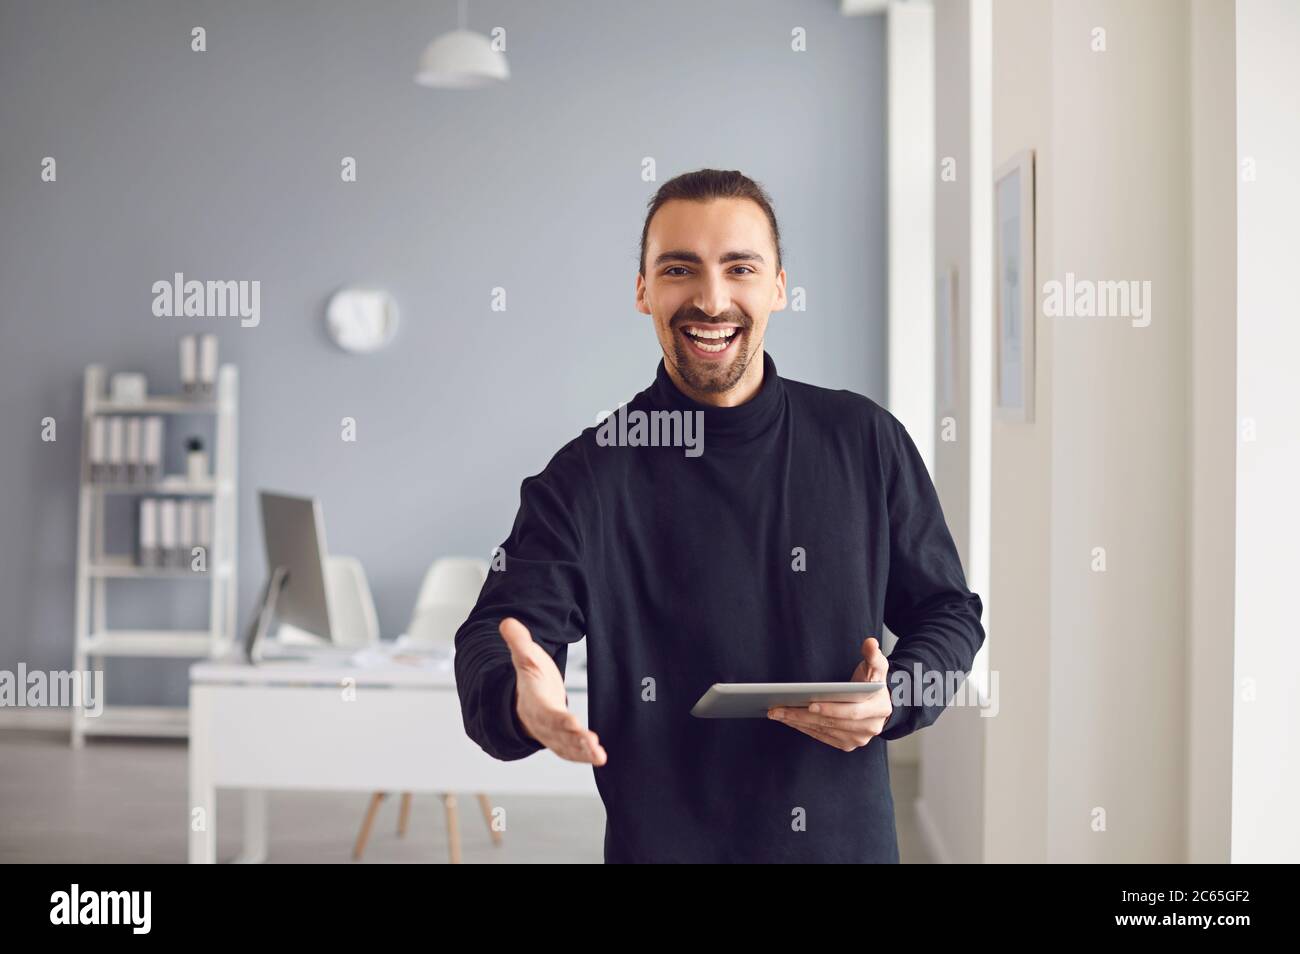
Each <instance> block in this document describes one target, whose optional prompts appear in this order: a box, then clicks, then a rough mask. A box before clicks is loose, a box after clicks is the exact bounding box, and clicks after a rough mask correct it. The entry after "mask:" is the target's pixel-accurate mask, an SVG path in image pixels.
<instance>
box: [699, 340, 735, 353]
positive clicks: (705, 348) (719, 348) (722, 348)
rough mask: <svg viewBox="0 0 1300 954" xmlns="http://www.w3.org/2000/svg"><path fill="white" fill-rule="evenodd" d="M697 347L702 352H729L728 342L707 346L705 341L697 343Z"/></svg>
mask: <svg viewBox="0 0 1300 954" xmlns="http://www.w3.org/2000/svg"><path fill="white" fill-rule="evenodd" d="M695 347H697V348H699V349H700V350H701V351H712V352H718V351H725V350H727V342H725V341H722V342H719V343H718V344H705V343H704V342H703V341H696V342H695Z"/></svg>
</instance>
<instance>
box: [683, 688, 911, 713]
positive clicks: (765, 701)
mask: <svg viewBox="0 0 1300 954" xmlns="http://www.w3.org/2000/svg"><path fill="white" fill-rule="evenodd" d="M883 688H885V684H884V683H883V682H715V683H714V684H713V685H711V686H710V687H709V689H708V691H707V692H706V693H704V695H702V696H700V701H699V702H697V703H695V706H694V708H692V709H691V715H693V716H695V717H696V718H699V719H766V718H767V710H768V709H770V708H772V707H773V706H793V707H796V708H800V709H806V708H807V707H808V704H809V703H811V702H861V701H862V699H864V698H865V697H866V696H869V695H871V694H872V693H873V692H878V691H879V690H881V689H883Z"/></svg>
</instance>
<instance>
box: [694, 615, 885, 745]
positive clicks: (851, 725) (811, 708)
mask: <svg viewBox="0 0 1300 954" xmlns="http://www.w3.org/2000/svg"><path fill="white" fill-rule="evenodd" d="M888 674H889V660H888V658H886V656H885V654H884V653H882V652H881V651H880V644H879V642H878V641H877V640H876V638H875V637H874V636H870V637H868V638H867V639H866V640H864V641H863V643H862V662H860V663H858V666H857V668H856V669H855V670H854V671H853V677H852V679H851V680H850V681H849V682H830V683H715V684H714V685H712V686H710V687H709V690H708V691H707V692H705V693H704V695H703V696H701V697H700V700H699V702H697V703H696V704H695V707H694V708H693V709H691V715H693V716H697V717H699V718H701V719H746V718H761V717H764V716H766V717H768V718H775V719H779V720H780V721H782V722H784V723H785V724H786V725H789V726H790V727H791V728H793V729H798V730H799V731H800V732H803V733H804V734H805V735H810V736H812V737H813V738H814V739H817V740H818V741H820V742H825V743H826V744H827V745H831V746H834V747H835V748H837V749H840V750H842V751H845V752H851V751H853V750H854V749H857V748H861V747H862V746H864V745H866V744H867V743H868V742H870V741H871V740H872V739H873V738H875V737H876V736H877V735H879V734H880V733H881V732H882V731H884V727H885V723H886V722H888V721H889V717H890V715H891V714H892V713H893V710H894V707H893V703H892V701H891V700H890V698H889V693H888V692H881V691H880V690H881V689H884V688H885V684H886V681H887V679H886V677H887V676H888Z"/></svg>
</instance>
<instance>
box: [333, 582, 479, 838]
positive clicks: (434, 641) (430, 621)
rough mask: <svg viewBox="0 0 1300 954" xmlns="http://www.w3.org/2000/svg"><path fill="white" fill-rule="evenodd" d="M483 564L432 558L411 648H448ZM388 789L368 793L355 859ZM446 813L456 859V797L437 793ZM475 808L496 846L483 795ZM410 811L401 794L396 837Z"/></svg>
mask: <svg viewBox="0 0 1300 954" xmlns="http://www.w3.org/2000/svg"><path fill="white" fill-rule="evenodd" d="M487 574H488V564H487V561H485V560H479V559H475V558H473V557H444V558H442V559H440V560H435V561H434V564H433V566H431V567H429V570H428V572H427V573H425V575H424V582H423V583H421V584H420V592H419V595H418V596H417V597H416V598H415V610H414V612H412V614H411V622H410V624H409V625H408V626H407V627H406V636H407V639H408V640H409V641H410V642H411V643H412V644H413V645H416V646H429V647H433V646H438V647H446V648H448V649H451V648H453V644H454V642H455V637H456V630H457V629H459V628H460V625H461V624H462V623H463V622H465V619H466V617H468V616H469V614H470V610H472V609H473V608H474V604H475V603H476V602H477V601H478V595H479V591H480V590H481V589H482V588H483V582H484V581H485V580H486V579H487ZM387 794H388V793H387V792H375V793H374V794H373V795H371V796H370V805H369V807H368V808H367V809H366V817H365V819H364V820H363V821H362V822H361V831H360V832H358V833H357V841H356V844H355V845H354V846H353V849H352V857H353V858H354V859H355V860H357V861H360V860H361V857H362V855H363V854H365V850H366V842H367V841H369V839H370V829H371V826H372V825H373V824H374V821H375V814H376V813H377V812H378V811H379V806H380V805H381V804H382V803H383V801H384V799H385V798H386V797H387ZM442 801H443V806H444V808H445V811H446V815H447V839H448V841H449V842H450V845H451V863H452V864H459V863H460V826H459V823H458V822H457V816H456V795H455V793H454V792H445V793H443V796H442ZM478 803H479V807H480V808H481V809H482V811H483V818H484V820H485V821H486V822H487V826H488V832H489V833H490V834H491V837H492V843H493V844H494V845H499V844H501V833H500V832H499V831H497V830H496V829H494V828H493V827H492V805H491V803H490V802H489V801H488V797H487V796H486V795H484V794H483V793H481V792H480V793H479V795H478ZM410 814H411V793H410V792H403V793H402V805H401V809H400V810H399V812H398V817H397V835H398V837H399V838H400V837H403V836H404V835H405V834H406V825H407V821H408V820H409V819H410Z"/></svg>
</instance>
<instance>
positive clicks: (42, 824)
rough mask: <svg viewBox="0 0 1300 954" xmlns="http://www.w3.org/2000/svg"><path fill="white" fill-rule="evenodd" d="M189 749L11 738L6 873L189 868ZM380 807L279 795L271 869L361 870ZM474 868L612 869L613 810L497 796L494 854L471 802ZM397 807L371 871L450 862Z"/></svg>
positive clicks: (900, 801) (231, 818)
mask: <svg viewBox="0 0 1300 954" xmlns="http://www.w3.org/2000/svg"><path fill="white" fill-rule="evenodd" d="M185 756H186V747H185V743H184V742H183V741H166V740H159V741H152V740H150V741H134V740H115V739H95V740H90V741H88V742H87V743H86V747H85V748H84V749H82V750H81V751H74V750H73V749H72V748H71V747H70V746H69V745H68V740H67V734H66V733H50V732H38V731H27V730H0V863H9V864H11V863H15V862H72V863H78V862H80V863H85V862H182V861H184V860H185V852H186V816H185V808H184V806H185V790H186V764H185V763H186V758H185ZM890 775H891V777H892V779H893V788H894V801H895V803H896V804H897V806H898V841H899V851H900V853H901V855H902V860H903V861H904V862H905V863H907V862H910V863H917V862H922V863H924V862H928V861H929V860H930V859H929V858H927V857H925V849H924V845H923V843H922V841H921V839H920V836H919V834H918V832H917V827H916V819H915V814H914V812H913V809H912V802H913V799H914V798H915V792H916V769H915V767H914V766H907V765H895V766H892V770H891V772H890ZM368 799H369V796H367V795H365V794H335V793H318V792H273V793H272V794H271V796H270V799H269V806H270V807H269V812H270V831H271V836H270V861H272V862H308V863H315V862H342V863H348V864H351V863H353V862H352V842H353V839H354V838H355V837H356V833H357V829H358V827H359V826H360V824H361V817H362V815H363V814H364V812H365V807H366V804H367V801H368ZM458 802H459V810H460V829H461V851H462V857H463V860H464V861H465V862H466V863H483V864H520V863H523V864H527V863H536V862H547V863H567V862H576V863H596V864H599V863H600V862H601V846H602V840H603V837H604V830H605V810H604V806H603V805H601V803H600V800H599V799H594V798H559V797H556V798H538V797H516V798H508V797H496V798H494V799H493V804H494V805H500V806H502V807H504V808H505V810H506V818H507V825H508V830H507V832H506V837H505V838H504V841H503V844H502V845H501V847H499V848H494V847H493V846H492V843H491V841H490V839H489V836H488V831H487V826H486V824H485V823H484V821H483V816H482V815H481V814H480V810H479V807H478V802H477V800H476V799H475V797H474V796H473V794H472V793H463V794H461V795H460V796H459V798H458ZM242 807H243V806H242V805H241V803H240V798H239V794H238V793H237V792H220V793H218V796H217V814H218V818H219V819H220V825H219V826H218V829H217V857H218V858H219V859H220V860H222V861H225V860H228V859H230V858H232V857H234V856H235V854H237V852H238V851H239V847H240V846H239V823H240V817H241V815H242ZM397 812H398V806H397V800H396V799H395V798H390V799H388V800H387V802H386V803H385V804H384V806H383V807H382V808H381V809H380V813H379V819H378V821H377V822H376V824H375V830H374V833H373V834H372V836H371V841H370V846H369V848H368V849H367V852H366V856H365V859H364V860H365V863H367V864H371V863H385V862H387V863H393V862H397V863H402V862H446V861H447V860H448V855H447V833H446V823H445V819H444V815H443V808H442V801H441V799H439V798H438V797H437V796H435V795H417V796H415V798H414V799H413V801H412V806H411V821H410V828H409V830H408V832H407V836H406V837H405V838H402V839H399V838H397V836H396V827H397Z"/></svg>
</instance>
